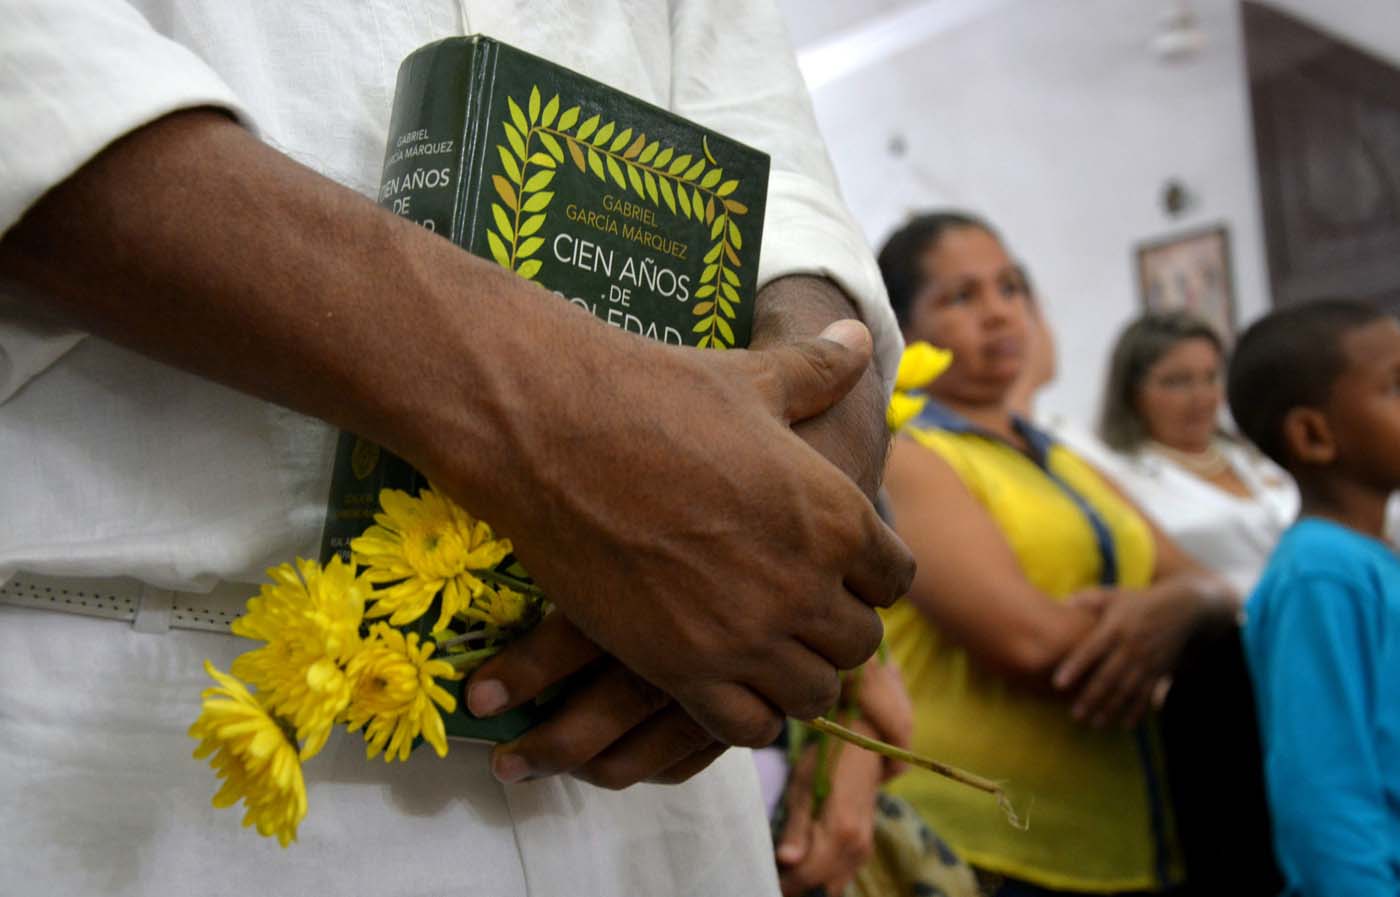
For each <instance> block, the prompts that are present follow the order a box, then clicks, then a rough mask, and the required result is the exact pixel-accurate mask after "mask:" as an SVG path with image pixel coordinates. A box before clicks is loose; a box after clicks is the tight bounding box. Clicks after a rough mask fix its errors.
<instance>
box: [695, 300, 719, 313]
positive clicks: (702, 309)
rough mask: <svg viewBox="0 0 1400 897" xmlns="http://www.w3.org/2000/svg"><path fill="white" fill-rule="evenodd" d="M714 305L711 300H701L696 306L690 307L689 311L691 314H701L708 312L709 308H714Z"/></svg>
mask: <svg viewBox="0 0 1400 897" xmlns="http://www.w3.org/2000/svg"><path fill="white" fill-rule="evenodd" d="M714 307H715V304H714V303H713V302H701V303H700V304H699V305H697V306H695V307H694V308H692V309H691V310H690V313H691V314H693V315H703V314H706V313H708V312H709V310H710V309H712V308H714Z"/></svg>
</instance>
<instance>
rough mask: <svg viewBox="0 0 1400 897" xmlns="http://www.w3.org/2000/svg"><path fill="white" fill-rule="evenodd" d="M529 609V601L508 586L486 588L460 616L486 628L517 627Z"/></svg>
mask: <svg viewBox="0 0 1400 897" xmlns="http://www.w3.org/2000/svg"><path fill="white" fill-rule="evenodd" d="M530 609H531V602H530V599H529V598H527V597H526V596H525V595H524V594H522V593H520V592H517V591H516V590H515V589H512V588H510V587H509V586H487V587H486V588H484V589H482V590H481V593H480V594H479V595H477V596H476V598H474V599H472V602H471V604H470V605H469V606H467V607H466V608H464V609H463V610H462V616H464V617H466V618H467V619H469V620H477V621H479V622H482V623H485V624H487V625H488V626H497V627H499V628H501V629H508V628H510V627H512V626H517V625H519V624H520V623H521V621H523V620H524V619H525V616H526V614H527V612H528V611H529V610H530Z"/></svg>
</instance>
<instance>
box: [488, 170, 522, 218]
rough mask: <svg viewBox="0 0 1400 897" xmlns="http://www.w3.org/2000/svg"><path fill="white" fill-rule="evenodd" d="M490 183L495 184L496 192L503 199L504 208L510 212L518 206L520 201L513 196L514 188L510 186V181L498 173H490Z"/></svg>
mask: <svg viewBox="0 0 1400 897" xmlns="http://www.w3.org/2000/svg"><path fill="white" fill-rule="evenodd" d="M491 183H492V184H495V185H496V192H497V193H498V194H500V196H501V199H503V200H505V203H506V208H508V209H510V210H511V211H512V212H514V211H515V210H516V209H519V208H520V203H519V201H518V200H516V198H515V188H513V187H511V185H510V181H508V180H506V179H505V178H503V177H501V176H500V175H499V174H493V175H491Z"/></svg>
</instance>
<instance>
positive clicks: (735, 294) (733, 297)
mask: <svg viewBox="0 0 1400 897" xmlns="http://www.w3.org/2000/svg"><path fill="white" fill-rule="evenodd" d="M719 294H720V295H721V296H723V297H725V298H726V299H728V300H729V301H730V302H738V301H739V291H738V290H736V289H734V288H733V287H731V286H730V285H729V284H727V283H721V284H720V285H719Z"/></svg>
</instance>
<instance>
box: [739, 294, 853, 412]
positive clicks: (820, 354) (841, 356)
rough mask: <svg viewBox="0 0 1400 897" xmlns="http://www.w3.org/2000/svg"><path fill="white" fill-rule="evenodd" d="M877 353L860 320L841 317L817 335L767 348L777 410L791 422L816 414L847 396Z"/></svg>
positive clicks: (769, 391) (769, 392) (768, 389)
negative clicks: (873, 353) (874, 352)
mask: <svg viewBox="0 0 1400 897" xmlns="http://www.w3.org/2000/svg"><path fill="white" fill-rule="evenodd" d="M873 351H874V349H873V343H872V342H871V339H870V331H869V330H866V329H865V325H864V324H862V323H860V322H859V321H856V320H853V319H848V320H844V321H837V322H835V323H833V324H832V325H830V326H829V327H827V328H826V329H825V330H823V331H822V333H821V335H820V336H818V337H816V338H815V339H807V340H803V341H801V342H795V343H790V344H787V345H783V346H778V347H776V348H773V349H763V350H761V351H760V352H759V353H756V354H759V355H761V356H762V357H763V360H764V362H765V368H766V372H767V374H768V375H769V379H768V380H767V381H766V382H765V383H764V385H763V387H762V389H763V392H764V393H765V394H766V397H767V399H768V402H769V406H770V407H771V408H772V410H773V414H774V415H775V416H777V417H779V418H781V419H782V420H783V421H784V422H786V423H789V424H790V423H794V422H796V421H800V420H806V419H807V418H809V417H815V416H817V415H818V414H821V413H822V412H823V411H825V410H827V409H828V408H830V407H831V406H832V405H835V404H836V403H837V402H839V401H841V400H842V399H843V398H845V397H846V394H847V393H848V392H850V391H851V389H852V388H853V387H854V386H855V385H856V383H858V382H859V381H860V378H861V376H862V375H863V374H864V373H865V368H866V365H868V364H869V363H870V357H871V353H872V352H873Z"/></svg>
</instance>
